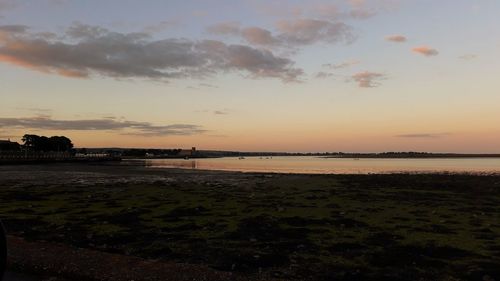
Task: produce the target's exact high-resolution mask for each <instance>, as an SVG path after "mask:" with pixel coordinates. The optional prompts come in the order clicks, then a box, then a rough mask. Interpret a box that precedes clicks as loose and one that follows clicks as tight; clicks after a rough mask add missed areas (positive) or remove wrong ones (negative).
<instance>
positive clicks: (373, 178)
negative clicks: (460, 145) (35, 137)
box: [0, 164, 500, 280]
mask: <svg viewBox="0 0 500 281" xmlns="http://www.w3.org/2000/svg"><path fill="white" fill-rule="evenodd" d="M0 198H1V199H2V204H1V205H0V214H1V218H2V220H4V222H5V226H6V228H7V230H8V232H9V234H10V235H12V237H15V238H16V239H17V238H23V239H24V240H26V241H28V242H30V243H31V242H32V243H41V242H40V241H51V242H53V243H58V244H61V245H67V246H68V247H73V248H80V249H87V250H91V251H95V252H96V253H100V252H102V253H108V254H113V255H116V256H117V257H119V256H122V257H124V256H127V257H138V258H141V259H144V260H155V261H159V262H166V263H181V264H187V265H194V266H199V267H200V268H202V267H203V268H208V269H209V270H213V271H214V272H221V274H227V273H234V274H236V275H238V276H244V277H246V278H250V279H266V278H267V279H271V278H275V279H285V280H332V279H335V280H419V279H421V280H493V279H494V280H500V241H499V240H500V239H499V237H500V176H493V175H490V176H488V175H482V176H478V175H426V174H419V175H408V174H397V175H287V174H262V173H250V174H245V173H235V172H217V171H192V170H169V169H166V170H160V169H147V168H143V167H137V166H123V165H116V164H111V165H89V164H54V165H44V166H34V165H33V166H0ZM21 255H22V253H21ZM10 266H11V267H14V268H15V267H16V264H15V263H14V264H12V263H11V264H10ZM97 279H98V278H97ZM103 279H104V280H111V279H105V278H103ZM113 280H120V279H113ZM136 280H140V278H139V279H136Z"/></svg>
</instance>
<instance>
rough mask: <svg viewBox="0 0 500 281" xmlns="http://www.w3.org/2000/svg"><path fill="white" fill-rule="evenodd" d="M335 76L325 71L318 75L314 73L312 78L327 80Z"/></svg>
mask: <svg viewBox="0 0 500 281" xmlns="http://www.w3.org/2000/svg"><path fill="white" fill-rule="evenodd" d="M334 75H335V74H333V73H331V72H325V71H320V72H318V73H316V74H315V75H314V77H316V78H318V79H325V78H329V77H332V76H334Z"/></svg>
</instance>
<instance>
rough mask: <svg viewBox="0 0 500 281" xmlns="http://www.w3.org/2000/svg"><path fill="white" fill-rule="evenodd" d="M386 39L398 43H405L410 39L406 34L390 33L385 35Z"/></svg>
mask: <svg viewBox="0 0 500 281" xmlns="http://www.w3.org/2000/svg"><path fill="white" fill-rule="evenodd" d="M385 40H386V41H391V42H396V43H403V42H406V41H408V38H406V36H404V35H389V36H386V37H385Z"/></svg>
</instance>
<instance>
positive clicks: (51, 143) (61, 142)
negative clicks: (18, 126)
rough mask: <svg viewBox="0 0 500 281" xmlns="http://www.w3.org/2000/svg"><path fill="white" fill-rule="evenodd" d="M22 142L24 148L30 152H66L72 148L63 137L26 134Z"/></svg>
mask: <svg viewBox="0 0 500 281" xmlns="http://www.w3.org/2000/svg"><path fill="white" fill-rule="evenodd" d="M22 141H23V142H24V146H25V147H27V148H28V149H30V150H32V151H60V152H67V151H71V149H72V148H73V143H72V142H71V140H70V139H69V138H67V137H64V136H54V137H50V138H48V137H45V136H38V135H30V134H26V135H24V136H23V138H22Z"/></svg>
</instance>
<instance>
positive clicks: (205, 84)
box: [198, 83, 219, 89]
mask: <svg viewBox="0 0 500 281" xmlns="http://www.w3.org/2000/svg"><path fill="white" fill-rule="evenodd" d="M198 86H200V87H205V88H213V89H216V88H219V87H218V86H215V85H212V84H208V83H199V84H198Z"/></svg>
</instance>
